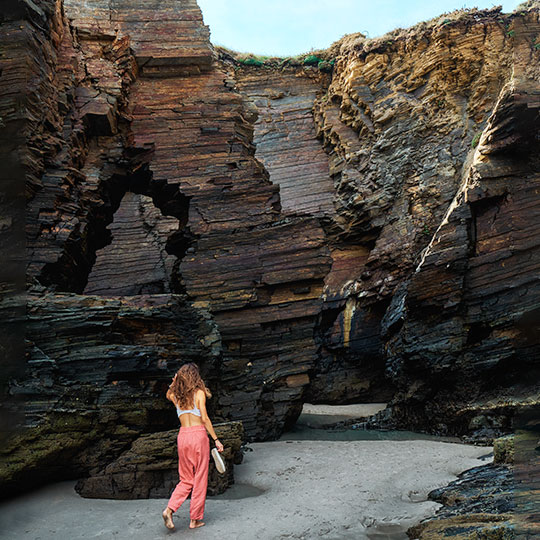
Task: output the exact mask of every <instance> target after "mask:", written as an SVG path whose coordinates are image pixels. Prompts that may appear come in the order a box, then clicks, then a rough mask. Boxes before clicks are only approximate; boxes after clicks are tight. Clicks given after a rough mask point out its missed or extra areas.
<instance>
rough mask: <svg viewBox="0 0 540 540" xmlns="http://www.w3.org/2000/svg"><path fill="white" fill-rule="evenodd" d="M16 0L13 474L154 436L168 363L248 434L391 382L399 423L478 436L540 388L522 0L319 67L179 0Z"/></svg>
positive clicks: (91, 466) (271, 434)
mask: <svg viewBox="0 0 540 540" xmlns="http://www.w3.org/2000/svg"><path fill="white" fill-rule="evenodd" d="M10 6H11V7H10V9H11V11H10V13H11V15H10V18H6V19H5V22H4V27H5V28H6V30H7V36H8V39H7V40H6V43H7V45H6V50H7V51H8V53H7V56H6V60H5V64H6V66H5V67H4V68H3V69H4V70H3V72H2V76H0V85H2V88H3V90H4V95H5V96H6V97H3V98H2V101H1V102H0V105H1V107H2V118H3V121H4V122H5V123H6V131H5V133H7V135H6V137H4V135H2V137H4V138H3V139H2V140H3V141H4V140H5V141H8V140H9V145H8V146H7V147H8V149H9V152H8V153H9V155H10V156H11V157H9V158H8V162H9V159H11V161H13V155H14V154H17V155H20V156H21V160H20V163H19V162H17V163H11V162H10V163H11V165H13V167H14V169H13V170H16V171H18V177H19V178H22V177H23V176H25V177H26V180H27V181H26V188H27V201H26V238H27V241H26V244H27V248H28V254H27V258H26V260H27V272H26V275H27V284H28V290H29V299H28V302H29V306H30V310H29V314H30V317H29V320H28V322H27V339H28V341H29V342H30V348H29V349H28V355H27V364H26V367H24V368H20V367H17V366H15V367H12V368H10V369H11V371H10V373H13V374H15V375H16V377H14V378H13V381H12V382H11V383H10V384H9V385H8V386H6V385H5V387H6V390H5V393H6V395H7V396H8V398H7V399H6V403H5V410H9V411H14V410H19V412H20V414H19V416H13V415H4V424H6V425H7V426H8V427H9V429H10V430H15V429H19V428H21V427H23V426H25V429H24V430H23V431H19V432H18V433H16V435H13V433H11V435H10V437H11V438H10V439H9V441H8V444H6V445H5V449H6V450H5V452H4V455H5V456H7V459H13V460H14V461H12V462H10V463H15V462H16V463H17V465H16V467H15V468H10V467H11V465H8V467H7V468H6V470H5V471H4V473H3V474H2V478H3V480H2V481H3V482H4V483H5V484H6V485H9V486H13V485H15V484H18V485H20V486H21V487H23V488H24V485H25V482H26V481H27V479H29V478H30V477H32V478H36V477H37V478H42V479H43V480H46V479H47V478H50V476H51V475H52V474H53V473H56V470H54V469H52V468H49V465H50V463H52V461H53V460H57V459H58V458H59V457H60V458H61V459H62V460H63V463H64V464H65V465H66V466H65V467H64V469H65V473H64V474H68V475H80V474H94V475H95V474H97V473H98V472H99V471H102V470H104V468H105V466H106V465H107V464H108V463H110V462H112V461H114V460H115V459H117V458H118V457H119V456H120V454H122V452H125V451H126V449H127V448H129V447H130V445H131V444H132V443H133V441H135V440H137V439H138V438H139V437H141V436H149V437H152V436H154V432H155V431H156V429H158V431H163V432H165V431H167V430H170V429H173V428H174V427H175V426H176V419H175V417H174V414H173V411H172V410H171V408H170V407H169V405H168V404H167V403H166V401H165V400H164V397H163V393H164V390H165V387H166V381H168V380H170V376H171V374H172V373H173V372H174V371H175V370H176V369H177V368H178V367H179V365H180V364H181V363H183V362H184V361H185V360H193V361H196V362H197V363H198V364H199V365H200V366H201V369H202V371H203V373H204V375H205V377H206V380H207V381H208V384H209V385H210V387H211V389H212V391H213V393H214V397H213V399H212V400H210V402H209V405H210V407H211V414H212V415H213V418H214V419H216V420H241V421H242V422H243V426H244V429H245V433H246V436H247V438H248V439H252V440H253V439H256V440H264V439H271V438H276V437H277V436H279V434H280V433H281V432H282V431H283V429H286V428H287V426H289V425H291V424H292V423H294V422H295V420H296V418H297V416H298V414H299V413H300V410H301V407H302V403H303V402H305V401H310V402H327V403H328V402H329V403H348V402H349V403H350V402H355V401H361V400H363V401H377V402H380V401H384V400H390V399H392V398H393V402H392V409H391V411H390V413H386V415H387V416H388V415H390V416H391V419H392V421H393V422H394V423H398V424H399V425H401V426H407V427H417V428H424V429H425V428H428V427H429V428H430V429H437V430H440V431H447V432H455V433H464V432H468V431H474V430H476V429H478V428H482V429H485V430H488V431H489V430H491V432H490V433H491V435H489V436H492V435H493V434H494V433H495V432H496V431H497V430H499V431H504V430H505V429H508V428H509V427H510V425H511V417H512V414H513V411H514V409H515V408H516V407H517V406H519V405H520V404H521V403H523V402H532V403H537V402H538V399H537V396H538V387H537V382H536V381H537V380H538V378H536V379H535V378H534V377H532V376H531V373H533V371H532V370H534V369H537V361H538V358H539V357H540V351H539V349H538V347H539V340H538V335H540V333H539V332H537V331H535V329H536V328H537V326H535V325H537V324H538V313H539V309H540V306H539V305H538V298H539V295H538V294H537V293H538V292H539V291H538V287H539V281H538V272H537V271H536V270H537V267H538V260H539V258H540V257H539V254H538V238H537V234H536V232H535V231H536V228H535V222H536V220H535V218H536V217H537V213H538V209H537V206H538V193H537V191H538V176H537V171H538V161H537V159H538V158H537V156H538V148H537V144H538V138H537V128H538V69H539V68H538V54H539V53H538V50H537V47H536V45H535V44H536V41H535V39H537V38H536V37H535V36H537V34H538V31H539V27H538V9H537V8H536V7H532V8H530V9H528V10H524V11H522V12H519V13H515V14H512V15H503V14H501V13H500V11H499V10H497V9H495V10H491V11H486V12H477V11H471V12H465V13H461V14H459V13H458V14H455V15H453V16H452V18H449V19H444V18H440V19H437V20H434V21H431V22H430V23H427V24H423V25H419V26H418V27H416V28H414V29H411V30H409V31H405V32H401V33H400V32H396V33H394V34H391V35H389V36H386V37H385V38H381V39H376V40H366V39H364V38H363V37H361V36H360V37H359V36H356V37H355V36H353V37H349V38H347V37H346V38H344V39H343V40H341V41H340V42H339V43H337V44H335V45H334V46H333V47H332V48H331V49H330V50H329V51H326V53H325V54H326V56H327V57H328V58H327V60H330V57H331V56H332V57H334V56H335V63H334V64H333V65H334V68H333V72H332V73H329V66H330V67H331V65H332V64H331V63H330V62H326V63H323V64H324V66H326V67H325V68H324V70H322V71H321V70H319V69H318V68H317V67H311V66H298V65H297V66H293V65H289V64H283V65H281V66H278V64H277V63H276V64H271V63H267V64H265V65H263V66H260V67H257V66H252V67H247V66H241V65H240V64H239V63H238V61H237V60H236V59H235V58H234V55H228V54H223V53H220V54H217V53H216V52H215V51H214V49H213V47H212V46H211V44H210V42H209V32H208V28H207V27H206V26H205V25H204V24H203V20H202V15H201V12H200V10H199V8H198V7H197V4H196V2H195V1H191V0H190V1H186V2H175V1H171V2H159V3H157V2H156V3H150V4H149V3H148V2H142V1H141V2H133V1H129V2H128V1H124V0H114V1H112V2H110V1H107V2H105V1H104V0H90V1H87V2H84V3H81V2H76V1H75V0H64V2H63V3H62V2H61V1H60V0H58V1H54V0H47V1H44V2H42V3H41V4H40V7H39V8H36V7H35V6H33V5H30V4H27V3H24V4H23V3H13V5H11V4H10ZM21 27H22V28H21ZM29 58H30V59H31V61H28V62H27V61H26V60H27V59H29ZM3 61H4V60H3ZM321 69H322V68H321ZM29 80H31V81H32V84H33V86H32V87H31V88H27V87H26V86H25V84H26V83H25V82H23V81H29ZM11 81H15V82H13V83H12V84H13V85H14V88H15V87H16V88H19V89H25V93H24V100H23V101H24V107H23V108H21V109H20V110H21V111H24V114H22V115H19V116H18V115H17V114H12V112H10V111H12V109H13V110H14V111H17V110H18V109H17V106H18V105H17V102H16V100H14V97H13V95H11V94H10V93H9V92H8V91H7V88H8V86H9V84H10V83H11ZM17 85H18V86H17ZM42 112H44V113H43V114H42ZM23 129H25V130H26V131H25V132H26V133H28V134H29V135H28V137H27V138H21V137H18V136H17V133H18V131H19V130H23ZM11 188H13V189H12V191H13V194H14V196H15V199H16V200H18V199H17V197H18V198H19V199H20V195H21V193H20V187H19V188H17V186H15V185H13V186H11ZM17 189H18V191H17ZM18 202H19V203H20V202H21V201H20V200H19V201H18ZM22 216H23V214H22V212H21V211H20V209H17V208H16V209H15V211H13V212H12V213H11V214H9V220H7V221H5V222H4V221H2V228H1V229H0V232H1V233H2V234H4V231H6V230H7V231H8V232H9V233H12V232H13V233H16V232H17V230H18V229H17V227H19V228H20V227H21V226H22ZM20 232H21V231H20V230H19V233H20ZM12 236H13V235H12ZM15 236H16V234H15ZM19 236H20V234H19ZM3 238H4V237H2V242H3V243H4V244H5V242H4V239H3ZM19 244H20V246H19V247H21V246H22V244H21V242H19ZM20 262H21V257H19V259H18V262H17V261H15V263H14V264H13V265H12V270H10V272H11V275H15V274H16V273H17V272H16V271H15V270H16V269H17V268H18V266H17V264H18V265H19V266H20ZM10 268H11V267H10ZM19 274H20V273H19ZM6 275H9V273H8V274H6ZM20 281H21V280H20ZM21 288H22V281H21V283H19V292H21V291H20V289H21ZM4 290H5V292H3V296H4V298H3V302H2V306H1V307H2V310H3V312H4V313H5V314H6V316H5V317H4V319H5V320H6V321H9V324H8V325H7V326H6V330H5V331H4V334H5V336H6V340H5V341H3V343H8V344H9V346H4V350H5V351H6V354H11V355H12V356H13V357H20V356H21V347H22V343H19V341H21V340H20V339H19V341H17V339H16V338H14V337H13V338H12V337H10V336H11V335H12V336H16V335H17V333H16V332H14V331H13V329H14V328H15V329H16V328H19V327H20V326H21V325H22V324H23V323H24V300H21V299H20V298H19V299H17V296H16V295H15V294H14V291H15V292H16V288H15V289H13V288H12V289H8V288H6V289H4ZM4 290H3V291H4ZM10 340H11V341H10ZM12 365H14V363H12ZM527 374H529V375H527ZM10 377H12V376H11V375H10ZM396 391H397V393H396ZM81 396H82V397H83V398H84V399H81ZM78 398H79V399H78ZM535 400H536V401H535ZM23 402H24V406H22V403H23ZM134 403H136V404H137V405H136V407H135V409H134V407H133V405H134ZM168 407H169V408H168ZM134 410H136V411H137V412H134ZM156 416H157V417H159V420H156ZM68 418H69V421H68ZM111 422H113V423H114V426H115V427H114V429H113V430H112V434H111V435H110V436H106V437H105V436H104V434H105V427H107V426H110V424H111ZM59 433H61V434H62V435H60V436H59V435H58V434H59ZM156 436H157V437H159V436H158V435H156ZM53 440H54V441H55V443H54V444H51V441H53ZM22 442H24V447H25V448H28V449H33V451H32V452H31V453H29V454H28V455H22V454H20V452H21V451H22V450H21V448H22V446H21V445H22ZM19 443H20V444H19ZM17 444H19V446H17ZM56 478H58V477H56Z"/></svg>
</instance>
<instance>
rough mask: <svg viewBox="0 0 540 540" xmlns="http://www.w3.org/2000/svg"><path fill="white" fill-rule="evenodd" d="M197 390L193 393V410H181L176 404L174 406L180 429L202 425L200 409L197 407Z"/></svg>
mask: <svg viewBox="0 0 540 540" xmlns="http://www.w3.org/2000/svg"><path fill="white" fill-rule="evenodd" d="M197 392H198V391H197V390H195V392H193V397H192V402H193V409H181V408H180V406H179V404H178V402H176V403H175V405H176V412H177V414H178V418H179V419H180V425H181V426H182V427H191V426H201V425H202V424H203V421H202V415H201V411H200V409H199V408H198V407H197V403H196V402H197Z"/></svg>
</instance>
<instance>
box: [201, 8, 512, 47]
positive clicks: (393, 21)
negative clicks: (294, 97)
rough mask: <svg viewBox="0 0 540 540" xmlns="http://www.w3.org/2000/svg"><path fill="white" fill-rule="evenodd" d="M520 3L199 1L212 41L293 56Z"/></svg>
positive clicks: (218, 43) (505, 9) (507, 10)
mask: <svg viewBox="0 0 540 540" xmlns="http://www.w3.org/2000/svg"><path fill="white" fill-rule="evenodd" d="M520 3H521V0H516V1H506V2H493V1H487V2H483V1H481V0H477V1H476V2H466V1H464V0H457V1H453V0H438V1H433V0H432V1H426V0H264V1H261V0H198V4H199V6H200V8H201V10H202V12H203V17H204V22H205V23H206V24H207V25H209V26H210V32H211V37H210V39H211V41H212V43H214V44H215V45H223V46H225V47H228V48H230V49H234V50H236V51H240V52H252V53H255V54H267V55H275V56H289V55H295V54H300V53H304V52H308V51H309V50H310V49H312V48H313V49H322V48H325V47H328V46H329V45H330V44H331V43H332V42H334V41H336V40H337V39H339V38H340V37H341V36H343V35H344V34H351V33H353V32H362V33H363V34H366V35H368V36H369V37H377V36H380V35H382V34H384V33H386V32H388V31H390V30H393V29H394V28H407V27H408V26H412V25H413V24H416V23H417V22H420V21H425V20H427V19H431V18H433V17H436V16H437V15H440V14H442V13H445V12H448V11H453V10H454V9H459V8H463V7H466V8H471V7H479V8H484V9H485V8H491V7H493V6H495V5H502V6H503V11H504V12H511V11H513V10H514V8H515V7H516V6H517V5H518V4H520Z"/></svg>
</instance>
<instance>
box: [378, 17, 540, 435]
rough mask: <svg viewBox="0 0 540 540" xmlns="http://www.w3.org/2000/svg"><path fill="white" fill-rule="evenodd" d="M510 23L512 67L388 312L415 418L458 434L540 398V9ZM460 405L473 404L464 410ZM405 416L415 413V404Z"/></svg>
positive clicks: (394, 372)
mask: <svg viewBox="0 0 540 540" xmlns="http://www.w3.org/2000/svg"><path fill="white" fill-rule="evenodd" d="M508 28H509V29H508V30H507V33H506V36H505V40H508V39H511V40H512V53H511V57H510V58H511V60H512V61H511V64H512V66H513V69H512V75H511V76H509V77H508V78H507V80H506V81H505V84H504V85H503V86H502V88H501V90H500V92H499V95H498V97H497V102H496V104H495V106H494V109H493V112H492V113H491V115H490V116H489V118H488V119H487V121H486V122H485V124H483V125H482V127H483V129H482V132H481V135H480V136H479V137H478V146H477V147H476V148H474V149H473V155H472V156H471V157H470V161H469V162H468V163H466V167H465V168H464V171H463V179H462V181H461V183H460V186H459V189H458V190H457V193H456V195H455V197H454V198H453V201H452V203H451V204H450V206H449V207H448V209H447V210H446V213H445V215H444V219H443V220H442V221H441V223H440V225H439V226H438V228H437V231H436V232H435V234H434V235H433V237H432V238H431V239H430V242H429V245H428V246H427V248H426V249H425V251H424V252H423V254H422V258H421V260H420V262H419V264H418V266H417V267H416V268H415V271H414V273H413V274H412V275H411V277H410V278H409V279H408V280H407V281H406V282H405V283H404V285H403V286H402V289H401V290H400V291H399V293H398V294H396V295H395V296H394V299H393V301H392V302H393V303H392V305H391V307H390V309H389V311H388V312H387V315H386V325H385V333H386V338H387V339H386V341H387V344H386V350H387V355H388V356H387V366H388V370H389V373H390V375H391V376H392V377H393V378H394V379H395V380H396V382H397V383H398V385H400V386H401V388H402V390H401V392H402V393H400V394H398V395H397V396H396V400H397V401H402V402H403V404H411V408H410V410H411V411H412V414H411V416H409V417H408V418H407V420H406V422H407V423H408V424H409V425H414V424H415V418H414V416H415V414H416V412H415V403H419V402H422V403H423V405H422V408H424V412H423V413H422V418H421V420H420V422H421V423H425V422H426V420H427V421H428V422H430V423H431V422H435V421H440V422H442V423H444V424H447V425H448V426H452V423H455V424H457V423H461V424H462V426H459V427H458V426H455V427H453V429H454V430H455V431H461V430H463V427H464V426H463V424H464V423H474V422H478V420H480V418H476V419H475V417H474V414H475V413H474V410H475V409H476V410H477V411H478V413H477V414H478V415H480V416H483V418H484V420H483V421H484V422H485V423H486V426H483V427H491V428H500V427H503V428H508V427H509V420H510V418H511V416H512V411H513V410H514V411H515V406H516V404H519V402H522V403H524V404H527V403H529V404H532V403H534V402H536V403H537V402H538V396H539V395H540V390H539V386H538V380H539V379H538V377H537V376H534V375H532V374H533V373H534V374H536V375H538V358H540V343H539V342H538V333H537V329H538V328H539V322H540V319H539V314H540V305H539V303H538V299H539V295H538V291H539V287H540V280H539V279H538V272H537V269H538V265H539V264H540V238H539V237H538V234H537V232H536V227H535V225H534V223H535V221H536V220H535V216H537V215H538V209H539V205H540V201H538V198H537V196H536V192H537V190H538V186H539V182H540V176H539V175H538V170H539V167H538V164H539V163H538V126H539V125H540V123H539V118H540V115H539V101H538V99H539V96H540V86H539V85H538V61H537V59H536V56H537V54H538V53H537V51H536V50H535V48H534V47H532V46H531V37H532V36H533V35H536V34H537V33H538V31H539V30H540V25H539V21H538V12H535V13H531V14H530V15H529V16H528V17H527V16H526V15H525V16H516V17H514V18H513V19H512V20H511V22H509V24H508ZM535 59H536V60H535ZM418 374H421V375H420V376H418ZM442 381H444V382H443V384H441V382H442ZM426 402H427V403H429V404H430V405H429V408H428V410H427V411H426V410H425V404H426ZM459 402H461V403H467V405H466V407H464V408H463V409H462V411H461V414H459V413H458V414H456V404H457V403H459ZM509 402H510V403H509ZM512 402H513V403H512ZM488 403H489V405H486V404H488ZM497 407H500V408H501V409H504V408H506V410H505V411H504V410H500V411H498V412H497V411H495V409H496V408H497ZM449 409H450V410H449ZM490 409H491V411H492V413H491V414H489V412H490V411H489V410H490ZM450 411H452V412H450ZM400 413H403V414H404V415H407V414H408V411H407V406H406V405H405V407H404V408H403V409H402V410H401V411H400ZM486 413H487V414H486ZM398 414H399V413H398ZM426 416H427V418H426ZM444 418H447V419H448V420H444ZM450 429H452V427H450Z"/></svg>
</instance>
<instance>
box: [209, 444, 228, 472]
mask: <svg viewBox="0 0 540 540" xmlns="http://www.w3.org/2000/svg"><path fill="white" fill-rule="evenodd" d="M212 457H213V458H214V463H215V464H216V469H217V471H218V473H221V474H223V473H224V472H225V470H226V469H225V462H224V461H223V459H222V458H221V456H220V455H219V452H218V449H217V448H212Z"/></svg>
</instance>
